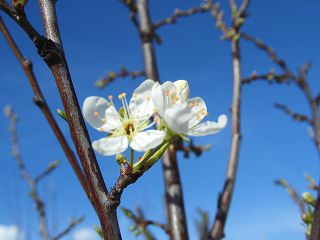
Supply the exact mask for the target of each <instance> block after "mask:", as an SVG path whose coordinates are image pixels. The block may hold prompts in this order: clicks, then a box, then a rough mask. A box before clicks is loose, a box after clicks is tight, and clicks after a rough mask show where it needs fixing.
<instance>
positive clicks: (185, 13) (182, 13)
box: [153, 2, 211, 30]
mask: <svg viewBox="0 0 320 240" xmlns="http://www.w3.org/2000/svg"><path fill="white" fill-rule="evenodd" d="M210 8H211V3H210V2H207V3H203V4H202V5H201V6H199V7H193V8H190V9H187V10H180V9H176V10H175V11H174V14H173V15H172V16H170V17H167V18H165V19H163V20H160V21H157V22H156V23H154V24H153V29H154V30H157V29H159V28H161V27H163V26H166V25H168V24H176V23H177V20H178V19H180V18H183V17H190V16H192V15H194V14H198V13H205V12H208V11H209V10H210Z"/></svg>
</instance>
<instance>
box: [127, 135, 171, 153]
mask: <svg viewBox="0 0 320 240" xmlns="http://www.w3.org/2000/svg"><path fill="white" fill-rule="evenodd" d="M165 136H166V134H165V132H164V131H158V130H148V131H144V132H139V133H137V134H136V135H135V136H134V137H133V139H132V141H131V143H130V147H131V148H132V149H134V150H135V151H138V152H145V151H147V150H149V149H151V148H155V147H157V146H159V145H160V144H161V143H162V142H163V140H164V138H165Z"/></svg>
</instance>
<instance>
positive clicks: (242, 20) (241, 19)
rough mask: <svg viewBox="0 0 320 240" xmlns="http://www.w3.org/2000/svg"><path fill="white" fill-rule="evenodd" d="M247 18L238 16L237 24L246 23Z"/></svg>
mask: <svg viewBox="0 0 320 240" xmlns="http://www.w3.org/2000/svg"><path fill="white" fill-rule="evenodd" d="M244 21H245V19H244V18H241V17H238V18H237V21H236V25H237V26H240V25H242V24H243V23H244Z"/></svg>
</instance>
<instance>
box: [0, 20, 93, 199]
mask: <svg viewBox="0 0 320 240" xmlns="http://www.w3.org/2000/svg"><path fill="white" fill-rule="evenodd" d="M0 31H1V32H2V34H3V35H4V37H5V39H6V41H7V42H8V44H9V46H10V47H11V49H12V51H13V53H14V54H15V56H16V58H17V60H18V61H19V63H20V65H21V67H22V69H23V71H24V72H25V74H26V76H27V78H28V81H29V83H30V86H31V88H32V91H33V93H34V102H35V104H36V105H37V106H38V107H39V108H40V110H41V111H42V113H43V115H44V116H45V118H46V119H47V122H48V123H49V125H50V127H51V129H52V131H53V133H54V134H55V136H56V138H57V140H58V141H59V143H60V146H61V147H62V149H63V151H64V153H65V155H66V157H67V159H68V161H69V163H70V165H71V167H72V168H73V170H74V172H75V173H76V175H77V177H78V180H79V182H80V184H81V186H82V188H83V189H84V191H85V193H86V195H87V197H88V198H89V199H90V200H91V196H90V191H89V189H88V185H87V180H86V178H85V176H84V175H83V172H82V169H81V167H80V165H79V163H78V161H77V159H76V156H75V154H74V152H73V151H72V149H71V147H70V145H69V144H68V142H67V140H66V138H65V136H64V135H63V133H62V131H61V129H60V128H59V126H58V124H57V122H56V120H55V118H54V117H53V115H52V113H51V111H50V108H49V106H48V104H47V101H46V99H45V97H44V95H43V94H42V91H41V88H40V86H39V84H38V81H37V79H36V76H35V74H34V72H33V67H32V62H31V61H30V60H28V59H26V58H25V57H23V55H22V53H21V51H20V49H19V48H18V46H17V44H16V43H15V41H14V39H13V37H12V36H11V34H10V32H9V30H8V28H7V27H6V25H5V23H4V22H3V20H2V18H1V16H0Z"/></svg>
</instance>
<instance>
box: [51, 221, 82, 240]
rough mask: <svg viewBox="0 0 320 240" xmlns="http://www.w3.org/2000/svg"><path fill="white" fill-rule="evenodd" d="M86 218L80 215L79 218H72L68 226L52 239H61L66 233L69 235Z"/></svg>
mask: <svg viewBox="0 0 320 240" xmlns="http://www.w3.org/2000/svg"><path fill="white" fill-rule="evenodd" d="M83 220H84V217H80V218H78V219H72V220H71V221H70V223H69V225H68V226H67V228H66V229H65V230H63V231H62V232H61V233H59V234H57V235H56V236H55V237H54V238H53V239H52V240H59V239H61V238H63V237H65V236H66V235H68V234H69V233H70V232H71V231H72V230H73V229H74V228H75V227H76V226H77V225H78V224H80V223H82V222H83Z"/></svg>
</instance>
